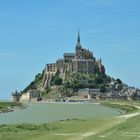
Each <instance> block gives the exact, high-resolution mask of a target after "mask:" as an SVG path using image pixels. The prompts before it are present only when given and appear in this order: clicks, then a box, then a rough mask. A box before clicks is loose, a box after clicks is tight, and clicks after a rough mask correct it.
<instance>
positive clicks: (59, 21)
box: [0, 0, 140, 99]
mask: <svg viewBox="0 0 140 140" xmlns="http://www.w3.org/2000/svg"><path fill="white" fill-rule="evenodd" d="M139 7H140V1H139V0H22V1H20V0H0V99H10V94H11V92H12V91H14V90H16V89H17V90H22V89H24V88H25V87H26V86H27V85H28V84H29V83H30V82H31V81H32V80H33V79H34V76H35V74H37V73H39V72H41V71H42V70H43V68H44V67H45V65H46V63H51V62H55V60H56V59H57V58H60V57H62V55H63V53H64V52H73V51H74V48H75V44H76V39H77V29H78V28H80V33H81V42H82V46H83V47H84V48H88V49H90V50H92V51H93V53H94V55H95V56H96V57H97V58H100V57H101V58H102V61H103V64H104V65H105V68H106V72H107V74H108V75H110V76H112V77H115V78H120V79H122V81H124V82H125V83H127V84H128V85H130V86H135V87H138V88H140V77H139V75H140V74H139V72H140V62H139V61H140V8H139Z"/></svg>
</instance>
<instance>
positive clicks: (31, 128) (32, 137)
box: [0, 103, 140, 140]
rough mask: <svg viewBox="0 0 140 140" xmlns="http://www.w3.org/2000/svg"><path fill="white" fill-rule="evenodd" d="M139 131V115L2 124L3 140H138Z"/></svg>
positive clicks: (0, 127)
mask: <svg viewBox="0 0 140 140" xmlns="http://www.w3.org/2000/svg"><path fill="white" fill-rule="evenodd" d="M123 104H126V103H123ZM127 104H128V103H127ZM137 105H139V103H137ZM139 131H140V115H138V116H135V117H132V118H130V119H125V118H116V117H114V118H110V117H108V118H104V119H103V118H102V119H101V118H94V119H89V120H66V121H59V122H53V123H50V124H40V125H31V124H20V125H1V126H0V140H1V139H2V140H19V139H20V140H82V139H85V140H102V139H103V140H138V139H139V138H140V132H139ZM94 133H95V134H94Z"/></svg>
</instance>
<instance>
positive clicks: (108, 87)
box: [12, 30, 140, 102]
mask: <svg viewBox="0 0 140 140" xmlns="http://www.w3.org/2000/svg"><path fill="white" fill-rule="evenodd" d="M12 97H13V101H40V100H50V101H59V102H60V101H63V102H65V101H70V102H72V101H73V102H77V101H80V102H82V101H83V102H85V101H93V100H105V99H123V100H139V99H140V90H139V89H137V88H134V87H130V86H128V85H126V84H125V83H123V82H122V81H121V80H120V79H114V78H112V77H111V76H109V75H107V74H106V72H105V67H104V65H103V64H102V60H101V58H100V59H97V58H96V57H95V55H94V53H93V52H92V51H91V50H88V49H85V48H84V47H83V46H82V44H81V39H80V32H79V30H78V36H77V42H76V45H75V52H70V53H64V54H63V58H59V59H57V60H56V62H54V63H50V64H46V67H45V69H44V70H43V71H42V73H39V74H37V75H36V76H35V80H34V81H32V82H31V83H30V84H29V85H28V86H27V87H26V88H25V89H24V90H23V91H21V92H17V91H16V92H13V93H12Z"/></svg>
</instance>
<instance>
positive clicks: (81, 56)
mask: <svg viewBox="0 0 140 140" xmlns="http://www.w3.org/2000/svg"><path fill="white" fill-rule="evenodd" d="M57 71H58V72H60V74H62V75H63V74H65V73H66V72H67V71H68V72H73V73H87V74H94V73H101V74H105V68H104V66H103V65H102V63H101V59H99V60H96V58H95V57H94V56H93V52H91V51H89V50H87V49H84V48H82V45H81V42H80V33H79V31H78V38H77V43H76V47H75V53H64V55H63V58H62V59H58V60H57V61H56V63H52V64H47V65H46V73H56V72H57Z"/></svg>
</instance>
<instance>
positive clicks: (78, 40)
mask: <svg viewBox="0 0 140 140" xmlns="http://www.w3.org/2000/svg"><path fill="white" fill-rule="evenodd" d="M77 42H78V43H80V31H79V28H78V39H77Z"/></svg>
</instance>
